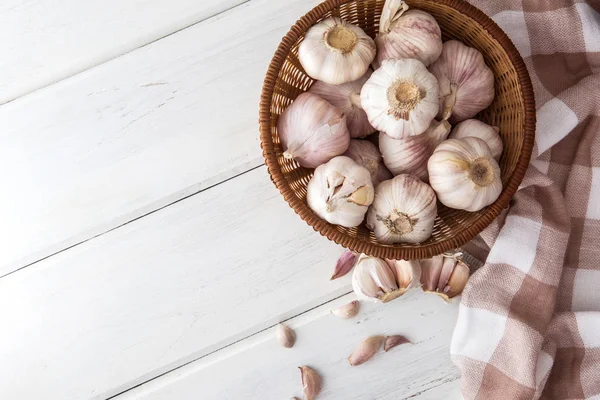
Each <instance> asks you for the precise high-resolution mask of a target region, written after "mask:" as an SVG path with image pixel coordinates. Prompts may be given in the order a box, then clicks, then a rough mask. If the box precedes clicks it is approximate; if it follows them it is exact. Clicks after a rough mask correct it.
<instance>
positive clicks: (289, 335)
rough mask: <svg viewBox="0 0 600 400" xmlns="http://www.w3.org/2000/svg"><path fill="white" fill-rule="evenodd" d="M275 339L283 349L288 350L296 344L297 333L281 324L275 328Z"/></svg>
mask: <svg viewBox="0 0 600 400" xmlns="http://www.w3.org/2000/svg"><path fill="white" fill-rule="evenodd" d="M275 337H276V338H277V340H278V341H279V343H280V344H281V345H282V346H283V347H285V348H288V349H289V348H290V347H293V346H294V343H295V342H296V333H295V332H294V331H293V330H292V328H290V327H289V326H287V325H284V324H281V323H280V324H279V325H277V328H275Z"/></svg>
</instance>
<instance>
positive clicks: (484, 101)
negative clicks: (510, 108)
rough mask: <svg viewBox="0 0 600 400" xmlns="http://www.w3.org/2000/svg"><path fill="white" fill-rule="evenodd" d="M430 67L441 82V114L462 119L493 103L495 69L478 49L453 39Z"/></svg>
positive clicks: (445, 117)
mask: <svg viewBox="0 0 600 400" xmlns="http://www.w3.org/2000/svg"><path fill="white" fill-rule="evenodd" d="M429 70H430V71H431V73H432V74H433V75H435V77H436V78H437V80H438V82H439V85H440V89H439V92H440V104H439V106H440V109H439V113H438V118H443V119H449V118H450V117H451V118H450V122H451V123H456V122H460V121H463V120H465V119H468V118H472V117H474V116H475V114H477V113H478V112H479V111H481V110H483V109H485V108H487V107H488V106H489V105H490V104H492V101H493V100H494V73H493V72H492V70H491V69H489V68H488V66H487V65H485V61H484V60H483V56H482V55H481V53H480V52H479V51H477V50H476V49H474V48H472V47H468V46H465V45H464V44H462V43H461V42H459V41H456V40H449V41H447V42H446V43H444V48H443V50H442V55H441V56H440V58H438V59H437V61H436V62H434V63H433V64H432V65H431V66H430V67H429Z"/></svg>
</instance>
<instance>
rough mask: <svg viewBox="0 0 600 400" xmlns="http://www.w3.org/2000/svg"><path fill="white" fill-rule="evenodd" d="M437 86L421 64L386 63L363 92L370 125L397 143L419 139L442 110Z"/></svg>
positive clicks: (414, 62)
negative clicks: (407, 138) (397, 140)
mask: <svg viewBox="0 0 600 400" xmlns="http://www.w3.org/2000/svg"><path fill="white" fill-rule="evenodd" d="M438 93H439V90H438V83H437V80H436V79H435V76H433V75H432V74H431V73H429V71H427V68H425V66H424V65H423V63H422V62H420V61H418V60H412V59H405V60H385V61H383V63H382V65H381V68H379V69H378V70H376V71H375V72H373V74H372V75H371V77H370V78H369V79H368V80H367V82H366V83H365V84H364V85H363V88H362V90H361V91H360V100H361V105H362V107H363V109H364V110H365V112H366V113H367V116H368V117H369V122H370V123H371V125H372V126H373V127H374V128H376V129H379V130H380V131H383V132H385V133H387V134H388V135H390V136H391V137H392V138H394V139H403V138H406V137H408V136H414V135H420V134H421V133H423V132H425V130H426V129H427V128H428V127H429V125H430V124H431V121H432V120H433V118H434V117H435V115H436V114H437V112H438V109H439V98H438Z"/></svg>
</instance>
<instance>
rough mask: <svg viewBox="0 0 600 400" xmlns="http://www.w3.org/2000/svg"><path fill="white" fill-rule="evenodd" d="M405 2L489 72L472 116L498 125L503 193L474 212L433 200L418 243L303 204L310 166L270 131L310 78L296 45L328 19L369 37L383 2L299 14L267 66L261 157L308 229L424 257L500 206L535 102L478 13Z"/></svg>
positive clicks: (514, 56)
mask: <svg viewBox="0 0 600 400" xmlns="http://www.w3.org/2000/svg"><path fill="white" fill-rule="evenodd" d="M407 3H408V4H409V6H410V7H413V8H418V9H421V10H424V11H427V12H428V13H430V14H432V15H433V16H434V17H435V19H436V20H437V21H438V23H439V25H440V27H441V29H442V34H443V39H444V40H449V39H458V40H460V41H461V42H463V43H465V44H466V45H468V46H471V47H474V48H476V49H478V50H479V51H480V52H481V53H482V54H483V56H484V58H485V61H486V63H487V65H488V66H489V67H490V68H491V69H492V71H493V72H494V76H495V88H496V98H495V100H494V102H493V103H492V105H491V106H490V107H489V108H488V109H486V110H484V111H483V112H481V113H480V114H479V115H478V116H477V118H479V119H481V120H482V121H484V122H486V123H488V124H490V125H496V126H499V127H500V134H501V136H502V140H503V141H504V151H503V153H502V158H501V160H500V168H501V170H502V183H503V185H504V190H503V192H502V194H501V195H500V197H499V198H498V200H496V202H495V203H493V204H492V205H490V206H488V207H486V208H484V209H483V210H481V211H478V212H474V213H471V212H467V211H461V210H454V209H450V208H448V207H444V206H443V205H442V204H439V203H438V214H439V215H438V217H437V219H436V221H435V226H434V229H433V235H432V236H431V238H429V239H428V240H427V241H426V242H424V243H421V244H398V245H384V244H380V243H378V242H377V241H376V240H375V237H374V236H373V234H372V233H371V232H370V231H369V230H368V229H367V228H366V227H365V226H364V224H363V225H361V226H359V227H358V228H344V227H341V226H336V225H331V224H329V223H327V222H326V221H324V220H322V219H320V218H319V217H317V215H315V214H314V213H313V212H312V211H311V210H310V209H309V208H308V206H307V205H306V185H307V183H308V181H309V180H310V178H311V176H312V172H313V170H311V169H306V168H302V167H300V166H299V165H298V164H297V163H296V162H294V161H291V160H287V159H285V158H284V157H283V155H282V149H281V145H280V143H279V137H278V134H277V118H278V117H279V115H280V114H281V112H282V111H283V110H284V109H285V108H286V107H287V106H289V105H290V104H291V103H292V101H293V100H294V99H295V98H296V97H297V96H298V95H299V94H300V93H302V92H304V91H306V90H307V89H308V88H309V87H310V86H311V84H312V83H313V80H312V79H311V78H310V77H309V76H308V75H306V73H305V72H304V70H303V69H302V66H301V65H300V62H299V61H298V57H297V56H298V45H299V43H300V42H301V40H302V38H303V35H304V33H305V32H306V31H307V30H308V29H309V28H310V27H311V26H312V25H313V24H315V23H316V22H318V21H320V20H322V19H324V18H327V17H330V16H339V17H341V18H342V19H344V20H346V21H348V22H351V23H353V24H357V25H359V26H360V27H361V28H362V29H363V30H364V31H365V32H366V33H367V34H369V35H370V36H371V37H375V34H376V32H377V29H378V24H379V16H380V13H381V9H382V7H383V4H384V0H352V1H347V0H328V1H325V2H324V3H322V4H320V5H319V6H317V7H315V8H314V9H312V10H311V11H310V12H309V13H308V14H306V15H305V16H304V17H302V18H301V19H300V20H299V21H298V22H296V24H295V25H294V26H292V28H291V30H290V31H289V32H288V34H287V35H286V36H285V37H284V38H283V40H282V41H281V44H280V45H279V48H278V49H277V52H276V53H275V56H274V57H273V60H272V61H271V64H270V66H269V70H268V71H267V76H266V78H265V82H264V85H263V90H262V95H261V102H260V131H261V142H262V148H263V155H264V157H265V160H266V163H267V167H268V169H269V173H270V174H271V179H272V180H273V182H274V183H275V185H276V186H277V187H278V188H279V190H280V191H281V194H282V195H283V197H284V198H285V200H286V201H287V202H288V203H289V205H290V206H291V207H292V208H293V209H294V211H296V213H298V215H300V217H301V218H302V219H303V220H305V221H306V222H307V223H308V224H309V225H311V226H312V227H313V228H314V229H315V230H316V231H318V232H320V233H321V234H322V235H324V236H326V237H328V238H329V239H331V240H333V241H334V242H336V243H338V244H340V245H342V246H344V247H346V248H348V249H351V250H354V251H357V252H360V253H366V254H369V255H372V256H375V257H382V258H390V259H415V258H429V257H432V256H434V255H436V254H440V253H442V252H444V251H448V250H451V249H454V248H457V247H460V246H462V245H464V244H465V243H466V242H468V241H469V240H471V239H472V238H473V237H474V236H475V235H477V234H478V233H479V232H481V231H482V230H483V229H484V228H485V227H486V226H487V225H489V224H490V223H491V222H492V220H493V219H494V218H496V217H497V216H498V214H499V213H500V211H501V210H502V209H503V208H505V207H506V206H508V204H509V201H510V199H511V197H512V196H513V195H514V193H515V191H516V190H517V188H518V186H519V184H520V182H521V180H522V179H523V175H524V174H525V171H526V169H527V166H528V164H529V158H530V156H531V151H532V148H533V140H534V132H535V103H534V97H533V91H532V86H531V81H530V79H529V75H528V74H527V69H526V67H525V64H524V63H523V60H522V58H521V57H520V55H519V53H518V51H517V50H516V48H515V46H514V45H513V44H512V42H511V41H510V39H509V38H508V37H507V36H506V34H505V33H504V32H503V31H502V30H501V29H500V28H499V27H498V26H497V25H496V24H495V23H494V22H493V21H492V20H491V19H490V18H489V17H487V16H486V15H485V14H484V13H482V12H481V11H480V10H478V9H477V8H475V7H473V6H471V5H470V4H468V3H466V2H464V1H460V0H407Z"/></svg>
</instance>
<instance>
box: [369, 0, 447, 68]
mask: <svg viewBox="0 0 600 400" xmlns="http://www.w3.org/2000/svg"><path fill="white" fill-rule="evenodd" d="M407 10H408V5H407V4H406V3H405V2H404V1H401V0H387V1H386V2H385V5H384V6H383V10H382V13H381V19H380V21H379V34H378V35H377V37H376V38H375V44H376V45H377V57H376V59H375V62H374V64H375V67H376V68H377V65H379V64H381V62H382V61H383V60H388V59H402V58H414V59H417V60H419V61H421V62H422V63H423V64H425V65H426V66H427V65H429V64H431V63H432V62H434V61H435V60H437V59H438V57H439V56H440V54H441V53H442V32H441V30H440V26H439V25H438V23H437V21H436V20H435V18H433V16H431V15H430V14H428V13H426V12H425V11H421V10H410V11H407Z"/></svg>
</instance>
